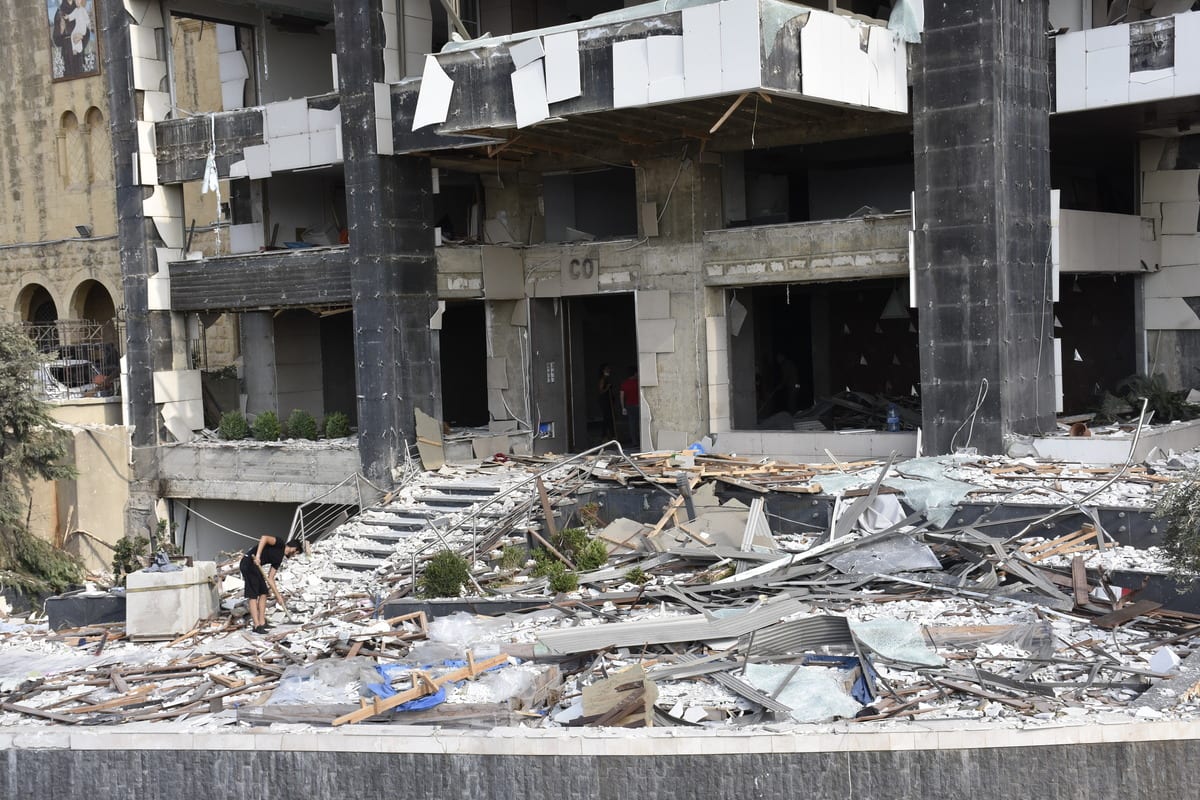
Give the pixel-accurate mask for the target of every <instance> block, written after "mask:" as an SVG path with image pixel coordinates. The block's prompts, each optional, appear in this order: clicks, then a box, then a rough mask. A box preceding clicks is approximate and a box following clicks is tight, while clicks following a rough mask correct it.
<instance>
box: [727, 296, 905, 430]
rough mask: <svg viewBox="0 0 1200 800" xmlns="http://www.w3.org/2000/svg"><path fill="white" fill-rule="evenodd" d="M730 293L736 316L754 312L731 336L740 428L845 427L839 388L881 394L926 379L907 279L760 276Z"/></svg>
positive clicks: (889, 395) (896, 393)
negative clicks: (794, 280) (803, 281)
mask: <svg viewBox="0 0 1200 800" xmlns="http://www.w3.org/2000/svg"><path fill="white" fill-rule="evenodd" d="M728 302H729V305H730V309H729V312H728V313H729V315H730V318H731V319H734V318H738V319H741V318H742V316H743V313H744V320H743V322H742V324H741V326H740V327H739V328H737V330H731V336H730V349H729V359H730V361H729V369H730V375H731V382H732V387H731V388H732V392H733V396H732V398H731V406H732V410H733V425H734V427H735V428H738V429H743V430H745V429H754V428H759V429H769V430H798V429H809V428H812V429H816V428H817V427H824V428H826V429H838V428H840V427H845V425H844V424H843V423H840V422H838V420H837V418H836V415H835V414H833V413H832V412H833V411H836V409H837V408H838V407H839V406H838V405H837V404H836V403H835V404H834V405H833V406H830V405H829V400H830V398H837V397H838V396H839V395H845V394H847V393H853V394H854V395H856V397H854V398H845V397H843V398H842V399H843V400H847V399H848V400H849V401H850V402H853V403H854V404H855V405H861V404H863V402H864V401H865V402H868V403H871V404H873V403H875V402H876V401H877V400H880V399H884V400H890V399H895V398H908V397H909V396H910V394H911V393H912V391H913V390H914V388H915V387H917V386H920V362H919V351H918V347H917V327H916V314H915V312H914V311H912V310H910V309H909V307H908V297H907V285H906V284H905V282H904V281H897V280H880V281H849V282H846V283H830V284H820V285H784V286H758V287H753V288H744V289H738V290H736V291H734V292H731V294H730V298H729V301H728ZM735 311H736V313H735ZM806 411H807V412H810V413H808V414H806V413H805V412H806ZM859 424H861V423H860V422H857V421H856V423H855V424H854V425H853V426H852V427H857V426H858V425H859Z"/></svg>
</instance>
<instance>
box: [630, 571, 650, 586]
mask: <svg viewBox="0 0 1200 800" xmlns="http://www.w3.org/2000/svg"><path fill="white" fill-rule="evenodd" d="M625 580H627V581H629V582H630V583H636V584H637V585H638V586H645V585H646V584H647V583H649V582H650V573H648V572H646V570H644V569H642V568H641V567H634V568H633V569H631V570H629V572H627V573H625Z"/></svg>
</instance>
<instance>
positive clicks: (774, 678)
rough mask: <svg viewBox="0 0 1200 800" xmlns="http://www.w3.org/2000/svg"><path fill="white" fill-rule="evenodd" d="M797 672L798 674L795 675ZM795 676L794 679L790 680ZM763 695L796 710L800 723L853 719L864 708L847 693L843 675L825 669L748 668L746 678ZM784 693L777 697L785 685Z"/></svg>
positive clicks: (783, 666)
mask: <svg viewBox="0 0 1200 800" xmlns="http://www.w3.org/2000/svg"><path fill="white" fill-rule="evenodd" d="M792 670H795V674H792ZM788 675H791V679H790V680H789V679H788ZM742 678H743V679H744V680H745V681H746V683H748V684H750V685H751V686H753V687H754V688H755V689H758V690H759V691H760V692H763V693H765V694H769V695H772V696H774V697H775V699H776V700H778V701H779V702H781V703H783V704H784V705H786V706H789V707H790V708H791V709H792V713H791V716H792V719H794V720H796V721H797V722H830V721H832V720H835V719H847V718H851V717H853V716H854V715H855V714H857V713H858V712H859V710H860V709H861V708H862V706H861V705H859V703H858V702H857V701H856V700H855V699H854V698H852V697H851V696H850V695H849V694H847V693H846V686H845V683H844V682H843V680H842V673H841V672H840V671H838V670H833V669H825V668H823V667H793V666H791V665H787V664H782V665H776V664H748V665H746V673H745V675H743V676H742ZM785 680H786V681H787V685H786V686H784V688H783V691H782V692H779V694H777V695H776V692H777V691H778V690H779V687H780V685H781V684H783V682H784V681H785Z"/></svg>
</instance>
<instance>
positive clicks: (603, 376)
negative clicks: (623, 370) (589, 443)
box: [596, 364, 617, 442]
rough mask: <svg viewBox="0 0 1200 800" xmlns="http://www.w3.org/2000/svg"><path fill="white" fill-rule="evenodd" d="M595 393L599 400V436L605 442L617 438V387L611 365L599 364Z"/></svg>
mask: <svg viewBox="0 0 1200 800" xmlns="http://www.w3.org/2000/svg"><path fill="white" fill-rule="evenodd" d="M596 394H597V395H599V397H598V399H599V401H600V421H601V426H602V430H601V431H600V438H601V439H602V440H604V441H606V442H607V441H609V440H611V439H615V438H617V410H616V409H617V387H616V386H615V385H613V378H612V367H610V366H609V365H608V364H601V365H600V378H599V380H598V381H596Z"/></svg>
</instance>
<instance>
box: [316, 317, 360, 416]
mask: <svg viewBox="0 0 1200 800" xmlns="http://www.w3.org/2000/svg"><path fill="white" fill-rule="evenodd" d="M354 360H355V359H354V314H352V313H350V309H348V308H347V309H346V310H345V311H339V312H334V313H326V314H325V315H323V316H322V317H321V377H322V380H323V382H324V385H323V386H322V393H323V399H324V403H325V416H329V415H330V414H332V413H333V412H334V411H340V412H342V413H343V414H345V415H346V416H347V417H349V418H350V424H351V425H357V424H358V399H357V395H358V389H357V384H356V379H355V376H354Z"/></svg>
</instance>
